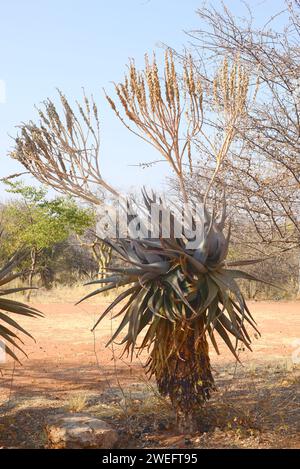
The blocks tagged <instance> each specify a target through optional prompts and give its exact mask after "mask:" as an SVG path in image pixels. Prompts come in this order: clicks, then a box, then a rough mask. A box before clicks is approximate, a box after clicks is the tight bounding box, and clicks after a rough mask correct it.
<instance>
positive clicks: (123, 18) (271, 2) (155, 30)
mask: <svg viewBox="0 0 300 469" xmlns="http://www.w3.org/2000/svg"><path fill="white" fill-rule="evenodd" d="M217 3H219V2H217V1H214V2H213V4H214V5H216V4H217ZM225 3H226V5H227V6H228V7H229V8H230V9H231V10H232V11H233V12H235V13H237V14H242V13H243V11H245V10H244V6H243V5H242V3H241V2H240V1H239V0H227V1H225ZM248 4H249V5H250V6H252V7H254V11H255V14H256V15H257V18H256V19H257V21H258V22H259V23H260V22H262V23H263V21H264V18H266V17H268V15H269V14H272V13H273V12H276V11H278V10H279V9H280V8H281V7H282V5H283V0H248ZM200 6H201V0H10V1H9V2H8V1H6V0H0V80H3V81H4V82H5V87H6V101H5V102H4V103H1V102H0V158H1V162H0V177H3V176H7V175H8V174H11V173H13V172H17V171H19V170H20V169H21V167H20V166H19V165H18V164H17V163H16V162H14V161H12V160H10V159H9V158H8V157H7V156H6V155H7V151H8V149H9V148H10V145H11V141H10V139H9V137H8V134H11V135H14V134H15V133H16V130H15V126H16V125H17V124H18V123H20V122H21V121H27V120H29V119H31V118H34V117H35V111H34V104H38V103H40V102H41V101H42V100H43V99H45V98H46V97H48V96H49V97H55V88H56V87H59V88H61V89H62V90H63V91H64V93H65V94H66V95H67V96H69V97H70V99H74V98H77V97H78V96H80V93H81V87H82V86H84V87H85V89H86V91H87V92H92V93H93V94H94V96H95V98H96V100H97V104H98V107H99V110H100V114H101V121H102V123H103V124H102V150H101V168H102V171H103V174H104V177H105V178H106V179H108V180H109V181H110V182H111V183H112V184H114V185H115V186H118V188H120V189H122V190H126V189H128V188H135V189H136V188H137V187H138V186H140V185H142V184H144V183H147V181H150V179H151V181H153V184H154V185H155V186H156V187H158V186H161V187H163V184H164V177H165V176H166V174H168V172H167V167H166V165H164V166H162V165H160V166H156V167H154V168H152V169H145V170H142V169H140V168H133V167H131V166H129V165H130V164H136V163H138V162H141V161H151V160H155V159H156V158H157V157H159V155H158V154H157V153H156V152H155V150H154V149H152V148H151V147H149V146H147V144H145V143H143V142H142V141H139V139H137V138H136V137H135V136H133V135H131V134H130V133H128V131H127V130H126V129H125V128H123V127H122V124H121V123H120V122H118V121H117V120H116V118H115V116H114V115H113V114H112V111H111V109H110V108H109V106H108V104H107V103H106V101H105V99H104V97H103V92H102V87H105V88H106V89H107V90H108V91H112V85H111V81H118V80H120V79H121V78H122V76H123V72H124V69H125V65H126V63H128V58H129V57H134V58H135V59H136V62H137V64H138V65H139V64H142V61H143V57H144V53H145V52H148V53H150V52H151V51H152V50H153V49H156V48H157V47H159V43H166V44H168V45H170V46H172V47H175V48H177V49H179V48H181V47H182V46H184V45H187V42H188V38H187V36H186V35H185V34H184V32H183V30H190V29H194V28H197V27H198V26H199V19H198V17H197V15H196V14H195V10H196V9H197V8H199V7H200ZM4 197H5V195H4V190H3V185H2V184H0V199H3V198H4Z"/></svg>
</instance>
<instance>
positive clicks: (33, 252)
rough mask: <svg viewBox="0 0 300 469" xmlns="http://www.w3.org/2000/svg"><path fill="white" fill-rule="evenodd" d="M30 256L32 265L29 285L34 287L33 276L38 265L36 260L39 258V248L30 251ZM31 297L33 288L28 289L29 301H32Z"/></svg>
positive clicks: (27, 297)
mask: <svg viewBox="0 0 300 469" xmlns="http://www.w3.org/2000/svg"><path fill="white" fill-rule="evenodd" d="M30 257H31V266H30V272H29V277H28V283H29V285H28V286H29V287H30V288H32V286H33V276H34V274H35V267H36V260H37V250H36V249H35V248H33V249H32V250H31V252H30ZM30 298H31V290H28V292H27V296H26V299H27V301H30Z"/></svg>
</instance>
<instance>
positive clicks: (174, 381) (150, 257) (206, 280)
mask: <svg viewBox="0 0 300 469" xmlns="http://www.w3.org/2000/svg"><path fill="white" fill-rule="evenodd" d="M144 202H145V206H146V209H147V210H148V211H150V209H151V204H152V203H155V202H156V198H155V196H153V197H152V198H150V197H149V196H148V195H147V194H145V193H144ZM194 221H195V220H194ZM199 221H200V222H199ZM176 223H179V221H178V220H176V219H175V217H174V215H171V226H172V227H173V232H174V226H175V224H176ZM224 224H225V210H223V214H222V216H221V219H218V220H217V219H216V217H215V216H214V215H212V216H211V215H210V214H209V213H208V211H207V210H206V208H205V207H204V208H203V213H202V218H200V220H198V223H197V224H195V223H193V225H195V226H196V230H197V239H198V244H197V246H196V247H193V248H192V249H191V248H190V243H189V242H188V241H190V239H189V238H188V235H187V236H183V237H175V236H170V237H169V238H168V239H165V238H163V237H159V238H156V239H151V238H141V239H117V240H111V239H110V240H108V239H106V240H105V242H106V243H107V244H108V245H109V246H110V247H111V248H112V250H113V251H114V252H115V254H116V255H117V256H119V258H120V259H122V261H123V263H124V264H125V267H112V268H110V269H109V271H110V272H111V274H110V275H109V276H108V277H107V278H105V279H101V280H96V281H93V282H89V284H100V285H101V286H100V288H98V289H96V290H95V291H93V292H92V293H90V294H88V295H87V296H85V298H83V299H82V300H81V301H83V300H85V299H87V298H90V297H92V296H94V295H97V294H101V293H103V292H106V291H108V290H111V289H116V288H117V287H122V289H121V290H122V291H121V293H119V294H118V295H117V297H116V299H115V300H114V301H113V302H112V303H111V304H110V305H109V306H108V307H107V308H106V310H105V311H104V312H103V313H102V315H101V317H100V318H99V319H98V321H97V322H96V324H95V326H94V328H95V327H96V326H97V325H98V324H99V323H100V321H101V320H102V319H103V318H104V317H105V316H106V315H107V314H108V313H109V312H110V311H111V310H113V309H114V308H115V307H116V306H117V305H121V309H120V310H119V311H118V312H117V313H116V314H115V315H114V316H113V317H119V318H120V324H119V326H118V328H117V329H116V331H115V332H114V334H113V335H112V337H111V339H110V341H109V342H108V344H107V345H109V344H110V343H112V342H113V341H115V340H116V339H117V338H118V337H119V336H121V344H123V345H124V350H123V353H129V354H131V357H132V356H133V353H137V354H140V353H141V352H142V351H144V350H145V349H146V350H147V351H148V353H149V357H148V360H147V363H146V367H147V371H148V373H149V374H150V375H155V378H156V381H157V385H158V389H159V392H160V393H161V394H162V395H164V396H169V398H170V399H171V402H172V404H173V405H174V407H175V409H176V411H177V413H178V414H183V415H185V416H188V415H191V413H192V412H193V410H194V409H195V408H197V407H198V406H199V404H201V403H203V402H204V401H206V400H207V399H209V397H210V395H211V392H212V390H214V388H215V385H214V379H213V376H212V371H211V366H210V359H209V349H208V339H209V340H210V342H211V343H212V345H213V347H214V348H215V350H216V352H217V353H219V349H218V344H217V340H216V338H217V336H219V337H220V339H222V340H223V341H224V342H225V344H226V345H227V347H228V348H229V349H230V351H231V352H232V354H233V355H234V356H235V358H236V359H237V360H239V357H238V354H237V347H238V343H239V342H242V343H243V344H244V345H245V347H247V348H248V349H250V350H251V345H250V343H251V339H250V336H249V333H248V332H247V329H246V325H248V326H251V327H252V328H253V329H254V330H255V331H256V332H257V333H259V331H258V330H257V328H256V325H255V321H254V319H253V317H252V315H251V313H250V311H249V309H248V307H247V305H246V302H245V299H244V297H243V295H242V293H241V291H240V288H239V286H238V284H237V279H240V278H243V279H249V280H258V279H256V278H255V277H254V276H252V275H250V274H248V273H245V272H243V271H241V270H238V269H236V268H232V267H237V266H238V265H239V264H243V263H246V264H247V263H251V262H255V261H251V260H250V261H242V262H240V263H239V262H233V263H231V265H230V264H229V263H227V264H226V256H227V252H228V245H229V239H230V229H229V231H228V234H227V236H226V237H225V235H224V233H223V231H224ZM160 228H161V227H160Z"/></svg>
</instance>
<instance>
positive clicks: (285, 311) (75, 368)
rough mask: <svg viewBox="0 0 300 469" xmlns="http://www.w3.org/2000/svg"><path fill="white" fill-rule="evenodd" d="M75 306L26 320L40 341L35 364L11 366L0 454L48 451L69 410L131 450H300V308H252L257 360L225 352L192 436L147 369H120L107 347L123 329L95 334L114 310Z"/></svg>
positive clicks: (2, 396)
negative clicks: (99, 421)
mask: <svg viewBox="0 0 300 469" xmlns="http://www.w3.org/2000/svg"><path fill="white" fill-rule="evenodd" d="M65 301H66V302H65V303H63V298H60V303H49V304H36V305H35V306H36V307H38V308H39V309H40V310H42V311H43V312H44V313H45V318H44V319H38V320H28V319H24V320H23V321H22V325H23V326H24V327H25V328H27V329H28V330H31V331H33V332H34V336H35V339H36V343H33V342H31V341H28V342H27V343H26V351H27V353H28V359H24V360H23V366H19V365H16V366H14V365H13V363H12V362H10V361H9V362H7V363H5V364H4V365H2V376H0V447H17V448H42V447H45V445H46V441H45V437H44V427H45V424H46V422H47V418H48V417H49V415H51V414H53V413H56V412H61V410H67V411H69V412H72V411H80V410H84V411H85V412H90V413H92V414H94V415H97V416H100V417H102V418H104V419H107V420H108V421H111V422H112V423H113V424H114V425H115V426H117V428H118V430H119V432H120V436H121V443H120V446H121V447H147V448H155V447H167V448H170V447H173V448H187V447H201V448H202V447H203V448H211V447H214V448H215V447H225V448H272V447H275V448H299V447H300V436H299V435H300V434H299V430H300V428H299V422H300V411H299V402H300V399H299V383H300V370H299V365H297V363H296V362H297V361H298V359H299V360H300V353H298V351H297V348H298V349H299V348H300V316H299V310H300V303H299V302H252V303H251V302H250V307H251V310H252V312H253V314H254V316H255V318H256V320H257V323H258V325H259V329H260V331H261V333H262V337H261V338H259V339H257V338H255V337H254V336H253V352H252V353H251V352H248V351H244V350H240V357H241V360H242V362H243V365H244V366H241V365H237V364H236V363H235V360H234V358H233V357H232V356H231V355H230V352H228V351H227V350H226V349H225V347H223V346H222V345H221V347H220V349H221V356H216V354H215V353H214V352H213V350H212V351H211V359H212V365H213V368H214V372H215V378H216V382H217V386H218V392H217V393H215V395H214V397H213V399H212V400H211V401H210V403H208V404H207V405H206V406H205V407H204V408H202V409H200V410H199V415H198V416H197V419H198V431H197V432H195V433H194V434H193V435H186V434H180V433H179V432H178V430H176V425H175V417H174V414H173V411H172V409H171V407H170V404H169V403H168V402H167V401H165V400H163V399H161V398H160V397H159V396H158V394H157V392H156V389H155V384H154V383H153V382H149V381H148V380H147V378H146V377H145V374H144V370H143V367H142V362H141V361H140V360H137V359H135V360H134V361H133V363H129V360H127V359H125V360H118V359H117V357H118V353H119V349H118V347H117V346H115V350H114V351H112V350H111V349H107V348H105V343H106V341H107V340H108V339H109V338H110V336H111V331H112V330H113V329H114V328H115V325H116V324H117V322H116V321H113V322H111V321H110V320H109V319H107V320H105V321H103V322H102V323H101V324H100V325H99V327H98V328H97V330H96V333H95V334H93V333H91V332H90V329H91V327H92V325H93V324H94V322H95V319H96V318H97V317H98V316H99V314H100V313H101V311H103V308H104V307H105V302H103V303H101V304H100V305H99V304H98V305H97V304H92V303H84V304H80V305H79V306H73V305H72V304H71V303H69V302H68V300H67V299H65ZM142 359H143V357H142Z"/></svg>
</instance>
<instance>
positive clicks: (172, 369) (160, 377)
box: [148, 321, 215, 422]
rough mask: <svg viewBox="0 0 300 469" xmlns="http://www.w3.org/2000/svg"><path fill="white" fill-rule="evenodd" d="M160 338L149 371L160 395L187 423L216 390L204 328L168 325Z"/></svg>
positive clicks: (156, 343) (149, 363)
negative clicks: (164, 333) (154, 379)
mask: <svg viewBox="0 0 300 469" xmlns="http://www.w3.org/2000/svg"><path fill="white" fill-rule="evenodd" d="M167 329H168V332H167V336H166V337H159V336H158V337H157V338H156V341H155V343H154V346H153V350H152V352H151V355H150V358H149V361H148V367H149V370H150V372H151V371H152V372H153V373H154V375H155V378H156V382H157V385H158V390H159V392H160V394H161V395H163V396H168V397H169V398H170V400H171V403H172V405H173V407H174V409H175V410H176V413H177V416H178V417H179V418H180V420H182V421H185V422H187V421H188V420H189V416H190V415H191V414H192V413H193V412H194V410H195V409H197V408H199V406H200V405H201V404H203V403H204V402H205V401H206V400H208V399H209V398H210V395H211V392H212V391H213V390H214V389H215V386H214V379H213V376H212V372H211V366H210V359H209V348H208V343H207V340H206V336H205V333H204V324H203V322H201V324H199V321H198V323H197V325H196V324H190V325H189V326H188V327H187V325H186V324H184V323H179V324H174V325H172V324H171V323H169V325H168V327H167Z"/></svg>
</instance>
